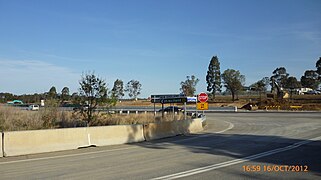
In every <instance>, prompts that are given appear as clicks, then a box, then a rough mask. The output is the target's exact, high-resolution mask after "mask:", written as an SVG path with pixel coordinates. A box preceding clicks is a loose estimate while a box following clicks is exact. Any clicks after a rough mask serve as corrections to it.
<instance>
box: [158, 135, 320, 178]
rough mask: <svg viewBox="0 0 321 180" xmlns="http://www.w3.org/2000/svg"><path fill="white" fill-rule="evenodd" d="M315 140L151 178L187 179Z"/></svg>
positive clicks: (314, 139)
mask: <svg viewBox="0 0 321 180" xmlns="http://www.w3.org/2000/svg"><path fill="white" fill-rule="evenodd" d="M317 140H321V136H319V137H316V138H312V139H308V140H305V141H300V142H297V143H294V144H291V145H289V146H286V147H283V148H277V149H274V150H270V151H266V152H263V153H259V154H255V155H252V156H247V157H244V158H239V159H235V160H231V161H226V162H222V163H218V164H213V165H210V166H205V167H200V168H196V169H192V170H188V171H183V172H179V173H175V174H171V175H167V176H162V177H158V178H153V179H152V180H163V179H166V180H170V179H177V178H182V177H187V176H192V175H195V174H200V173H204V172H207V171H211V170H215V169H219V168H223V167H227V166H232V165H235V164H240V163H243V162H246V161H251V160H254V159H258V158H262V157H265V156H269V155H273V154H276V153H280V152H284V151H289V150H292V149H295V148H298V147H300V146H302V145H304V144H308V143H311V142H313V141H317Z"/></svg>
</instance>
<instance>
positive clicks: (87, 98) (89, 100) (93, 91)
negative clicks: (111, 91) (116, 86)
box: [79, 72, 108, 124]
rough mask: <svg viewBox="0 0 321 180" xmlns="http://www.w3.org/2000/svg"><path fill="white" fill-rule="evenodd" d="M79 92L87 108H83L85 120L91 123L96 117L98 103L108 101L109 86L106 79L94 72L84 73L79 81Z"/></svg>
mask: <svg viewBox="0 0 321 180" xmlns="http://www.w3.org/2000/svg"><path fill="white" fill-rule="evenodd" d="M79 85H80V88H79V94H80V96H81V97H82V104H83V105H86V106H87V108H86V109H82V111H81V113H82V114H83V116H84V118H85V120H86V121H87V122H88V123H89V124H91V122H92V120H93V119H94V109H96V107H97V105H99V104H102V103H104V102H106V101H107V98H108V96H107V91H108V89H107V86H106V83H105V81H104V80H102V79H101V78H99V77H97V76H96V75H95V74H94V73H90V72H89V73H87V74H83V75H82V77H81V80H80V81H79Z"/></svg>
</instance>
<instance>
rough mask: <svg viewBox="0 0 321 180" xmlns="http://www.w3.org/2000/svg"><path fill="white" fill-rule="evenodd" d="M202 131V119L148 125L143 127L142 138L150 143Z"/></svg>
mask: <svg viewBox="0 0 321 180" xmlns="http://www.w3.org/2000/svg"><path fill="white" fill-rule="evenodd" d="M202 130H203V126H202V119H194V120H186V121H184V120H180V121H172V122H162V123H150V124H146V125H144V136H145V139H146V140H147V141H150V140H153V139H161V138H166V137H173V136H177V135H180V134H188V133H196V132H200V131H202Z"/></svg>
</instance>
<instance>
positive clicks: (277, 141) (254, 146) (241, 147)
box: [135, 133, 321, 176]
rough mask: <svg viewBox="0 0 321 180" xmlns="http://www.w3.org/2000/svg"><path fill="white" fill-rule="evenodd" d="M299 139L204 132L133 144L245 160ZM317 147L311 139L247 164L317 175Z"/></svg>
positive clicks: (319, 172)
mask: <svg viewBox="0 0 321 180" xmlns="http://www.w3.org/2000/svg"><path fill="white" fill-rule="evenodd" d="M303 141H305V140H302V139H289V138H284V137H280V136H261V135H244V134H214V133H213V134H211V133H208V134H202V135H188V136H177V137H174V138H166V139H161V140H154V141H150V142H144V143H137V144H135V145H138V146H141V147H144V148H151V149H158V150H161V149H171V148H173V146H181V147H184V148H187V149H188V150H189V151H190V152H193V153H206V154H212V155H218V156H226V157H232V158H235V159H245V158H246V157H250V156H252V155H256V154H260V153H264V152H267V151H271V150H275V149H279V148H284V147H287V146H290V145H293V144H295V143H302V142H303ZM320 150H321V141H311V142H307V143H305V144H303V145H301V146H299V147H297V148H293V149H290V150H287V151H284V152H279V153H275V154H272V155H269V156H264V157H261V158H257V159H253V160H251V161H249V162H248V163H247V164H251V165H256V164H255V163H253V162H257V163H263V164H264V165H271V164H276V165H282V166H283V165H299V166H307V167H308V170H309V172H310V173H311V172H313V173H315V174H316V175H318V176H320V175H321V166H320V163H321V151H320ZM215 163H220V162H215Z"/></svg>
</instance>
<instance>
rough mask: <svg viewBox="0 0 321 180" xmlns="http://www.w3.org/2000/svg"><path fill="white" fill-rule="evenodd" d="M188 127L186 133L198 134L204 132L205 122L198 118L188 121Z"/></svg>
mask: <svg viewBox="0 0 321 180" xmlns="http://www.w3.org/2000/svg"><path fill="white" fill-rule="evenodd" d="M188 121H189V122H187V124H186V125H184V126H185V127H186V128H187V131H186V132H185V133H197V132H201V131H203V124H204V122H205V120H204V119H202V118H197V119H193V120H188Z"/></svg>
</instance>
